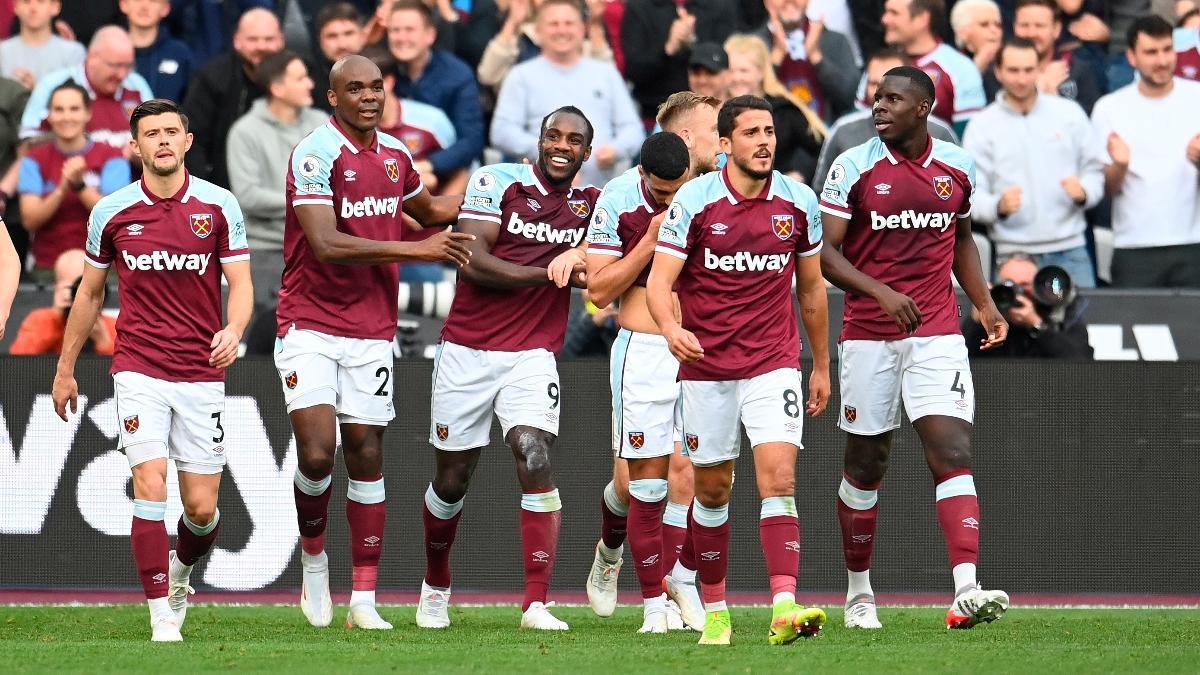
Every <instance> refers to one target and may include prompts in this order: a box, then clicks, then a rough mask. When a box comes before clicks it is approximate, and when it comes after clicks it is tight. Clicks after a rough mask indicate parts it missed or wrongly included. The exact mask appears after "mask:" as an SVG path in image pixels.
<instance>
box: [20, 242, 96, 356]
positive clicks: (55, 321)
mask: <svg viewBox="0 0 1200 675" xmlns="http://www.w3.org/2000/svg"><path fill="white" fill-rule="evenodd" d="M84 264H85V263H84V254H83V249H81V248H71V249H67V250H66V251H63V252H62V253H61V254H59V256H58V258H57V259H56V260H55V262H54V277H53V278H54V299H53V300H52V304H51V305H50V306H49V307H41V308H38V309H35V310H33V311H32V312H30V313H29V314H27V315H25V320H24V321H22V322H21V327H20V328H19V329H18V330H17V336H16V337H15V338H14V339H13V343H12V345H11V346H10V347H9V348H8V352H9V353H10V354H13V355H17V356H32V355H37V354H57V353H59V352H61V351H62V341H63V334H64V333H65V332H66V327H67V317H68V316H70V314H71V304H72V302H73V301H74V300H75V289H77V288H78V287H79V280H80V279H82V278H83V266H84ZM2 323H3V322H0V324H2ZM116 340H117V319H116V317H113V316H109V315H107V314H101V315H100V316H98V317H96V323H95V325H93V326H92V332H91V333H90V334H89V335H88V341H87V344H86V345H85V346H84V350H85V351H89V352H92V353H95V354H101V355H104V356H112V353H113V350H114V348H115V347H116V346H117V342H116Z"/></svg>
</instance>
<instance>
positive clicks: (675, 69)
mask: <svg viewBox="0 0 1200 675" xmlns="http://www.w3.org/2000/svg"><path fill="white" fill-rule="evenodd" d="M738 4H739V3H738V2H735V1H734V0H684V1H682V2H677V1H676V0H639V1H635V2H629V3H627V4H626V6H625V16H624V17H622V19H621V42H622V44H624V45H625V76H626V77H627V78H628V79H629V81H630V83H631V84H632V85H633V98H634V100H635V101H637V104H638V109H639V110H640V112H641V115H642V117H643V118H645V119H647V120H650V119H651V118H653V117H654V113H655V111H656V110H658V106H660V105H662V102H663V101H665V100H667V97H668V96H670V95H671V94H674V93H675V92H677V91H681V90H683V89H684V88H686V87H687V68H688V61H689V60H690V58H691V49H692V46H693V45H695V44H696V43H697V42H715V43H717V44H722V43H724V42H725V39H726V38H728V37H729V36H730V35H732V34H733V33H734V32H735V31H736V30H737V29H738V26H739V24H738V7H737V6H738ZM651 124H653V122H651ZM639 143H640V141H639Z"/></svg>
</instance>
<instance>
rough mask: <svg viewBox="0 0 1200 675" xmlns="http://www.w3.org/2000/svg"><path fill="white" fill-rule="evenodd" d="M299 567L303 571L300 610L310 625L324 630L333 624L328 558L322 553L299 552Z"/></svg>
mask: <svg viewBox="0 0 1200 675" xmlns="http://www.w3.org/2000/svg"><path fill="white" fill-rule="evenodd" d="M300 566H301V567H302V568H303V569H304V585H303V587H302V588H301V589H300V609H301V610H302V611H303V612H304V618H306V619H308V622H309V623H310V624H312V625H314V626H316V627H317V628H324V627H325V626H328V625H329V624H330V623H332V622H333V600H332V599H331V598H330V597H329V556H328V555H326V554H325V552H324V551H321V552H320V553H319V554H317V555H309V554H307V553H305V552H304V551H301V552H300Z"/></svg>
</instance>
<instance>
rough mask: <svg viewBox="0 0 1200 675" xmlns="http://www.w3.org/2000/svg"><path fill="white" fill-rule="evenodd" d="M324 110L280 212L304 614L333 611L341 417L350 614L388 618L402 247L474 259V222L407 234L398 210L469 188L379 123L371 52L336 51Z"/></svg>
mask: <svg viewBox="0 0 1200 675" xmlns="http://www.w3.org/2000/svg"><path fill="white" fill-rule="evenodd" d="M329 78H330V86H331V89H330V90H329V91H328V92H327V94H326V96H327V97H328V99H329V104H330V105H331V106H332V107H333V116H332V117H331V118H330V120H329V122H327V123H326V124H324V125H322V126H320V127H318V128H317V129H315V130H313V132H312V133H310V134H309V135H308V136H306V137H305V138H304V139H303V140H301V141H300V143H299V144H298V145H297V146H296V148H295V149H294V150H293V151H292V157H291V159H290V160H289V162H288V164H289V169H288V177H287V211H286V214H285V220H284V233H283V236H284V242H283V247H284V249H283V254H284V270H283V283H282V285H281V288H280V290H279V307H278V309H277V310H276V317H277V319H278V321H279V326H278V333H277V335H278V338H277V340H276V344H275V367H276V369H277V370H278V371H279V378H280V381H281V383H282V385H283V397H284V401H285V402H286V404H287V411H288V417H289V419H290V420H291V423H292V430H293V432H294V433H295V435H296V450H297V460H298V461H297V467H296V475H295V477H294V481H293V482H294V490H293V495H294V498H295V502H296V516H297V519H298V520H299V525H300V548H301V552H300V562H301V566H302V567H303V571H304V581H303V587H302V590H301V593H300V607H301V610H302V611H303V612H304V616H305V617H306V618H307V619H308V621H309V623H311V624H312V625H314V626H328V625H329V623H330V622H331V621H332V620H333V603H332V602H331V601H330V597H329V557H328V555H327V554H326V553H325V527H326V524H327V520H328V519H327V515H328V511H329V496H330V492H329V489H330V488H329V486H330V481H331V474H332V473H333V461H334V456H335V453H336V449H337V447H338V445H339V443H338V435H339V434H338V432H339V430H340V432H341V433H340V436H341V443H340V445H341V448H342V452H343V458H344V460H345V462H346V473H347V474H348V475H349V479H350V484H349V487H348V489H347V492H346V497H347V499H346V520H348V521H349V524H350V553H351V561H352V565H353V572H352V579H353V591H352V592H351V594H350V611H349V613H348V614H347V616H346V627H347V628H351V627H359V628H371V629H390V628H391V627H392V625H391V624H390V623H388V622H387V621H384V620H383V619H382V618H380V616H379V612H378V611H376V609H375V584H376V580H377V578H378V571H379V557H380V554H381V552H382V550H383V534H384V519H385V516H386V513H387V508H386V502H385V493H384V486H383V431H384V429H385V428H387V425H388V423H389V422H390V421H391V420H392V418H393V417H394V416H395V412H394V411H393V407H392V387H393V384H392V361H393V359H392V340H393V339H394V338H395V336H396V318H397V294H398V292H399V280H400V265H399V264H398V263H399V262H400V261H403V260H426V261H437V262H455V263H458V264H459V265H466V264H467V260H468V258H469V256H470V252H469V251H468V249H467V246H466V244H467V243H468V242H469V241H470V240H471V239H472V236H471V235H469V234H462V233H457V232H451V231H450V228H449V227H447V228H446V230H445V231H442V232H438V233H437V234H436V235H434V236H433V237H431V238H429V239H426V240H424V241H419V242H405V241H400V240H401V239H403V238H404V236H405V225H404V223H403V220H402V215H401V214H402V212H403V213H406V214H408V215H409V216H411V217H413V218H415V219H416V220H417V221H418V222H420V223H422V224H426V225H437V224H445V223H450V222H452V221H453V220H454V218H455V217H456V216H457V215H458V207H459V204H460V200H461V197H431V196H430V195H429V192H428V191H427V190H425V187H424V186H423V185H422V184H421V178H420V176H419V175H418V174H417V172H416V171H415V170H414V169H413V164H412V157H411V156H410V155H409V153H408V149H407V148H405V146H404V143H402V142H400V141H399V140H397V139H395V138H393V137H392V136H388V135H387V134H383V133H377V132H376V131H375V127H376V125H378V123H379V119H380V117H381V112H382V108H383V105H384V91H383V75H382V74H381V73H380V72H379V68H378V67H376V66H375V64H374V63H372V62H371V61H370V60H369V59H366V58H363V57H361V56H347V57H344V58H342V59H340V60H338V62H337V63H335V64H334V66H333V69H332V70H331V71H330V74H329Z"/></svg>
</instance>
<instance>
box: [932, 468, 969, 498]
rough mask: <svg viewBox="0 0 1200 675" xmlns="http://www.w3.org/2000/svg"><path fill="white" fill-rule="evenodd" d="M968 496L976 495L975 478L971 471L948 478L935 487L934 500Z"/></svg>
mask: <svg viewBox="0 0 1200 675" xmlns="http://www.w3.org/2000/svg"><path fill="white" fill-rule="evenodd" d="M966 496H970V497H974V496H975V479H974V477H972V476H971V474H969V473H964V474H961V475H958V476H955V477H953V478H947V479H946V480H944V481H942V482H940V483H938V484H937V487H936V488H934V501H939V502H940V501H942V500H943V499H949V498H951V497H966Z"/></svg>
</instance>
